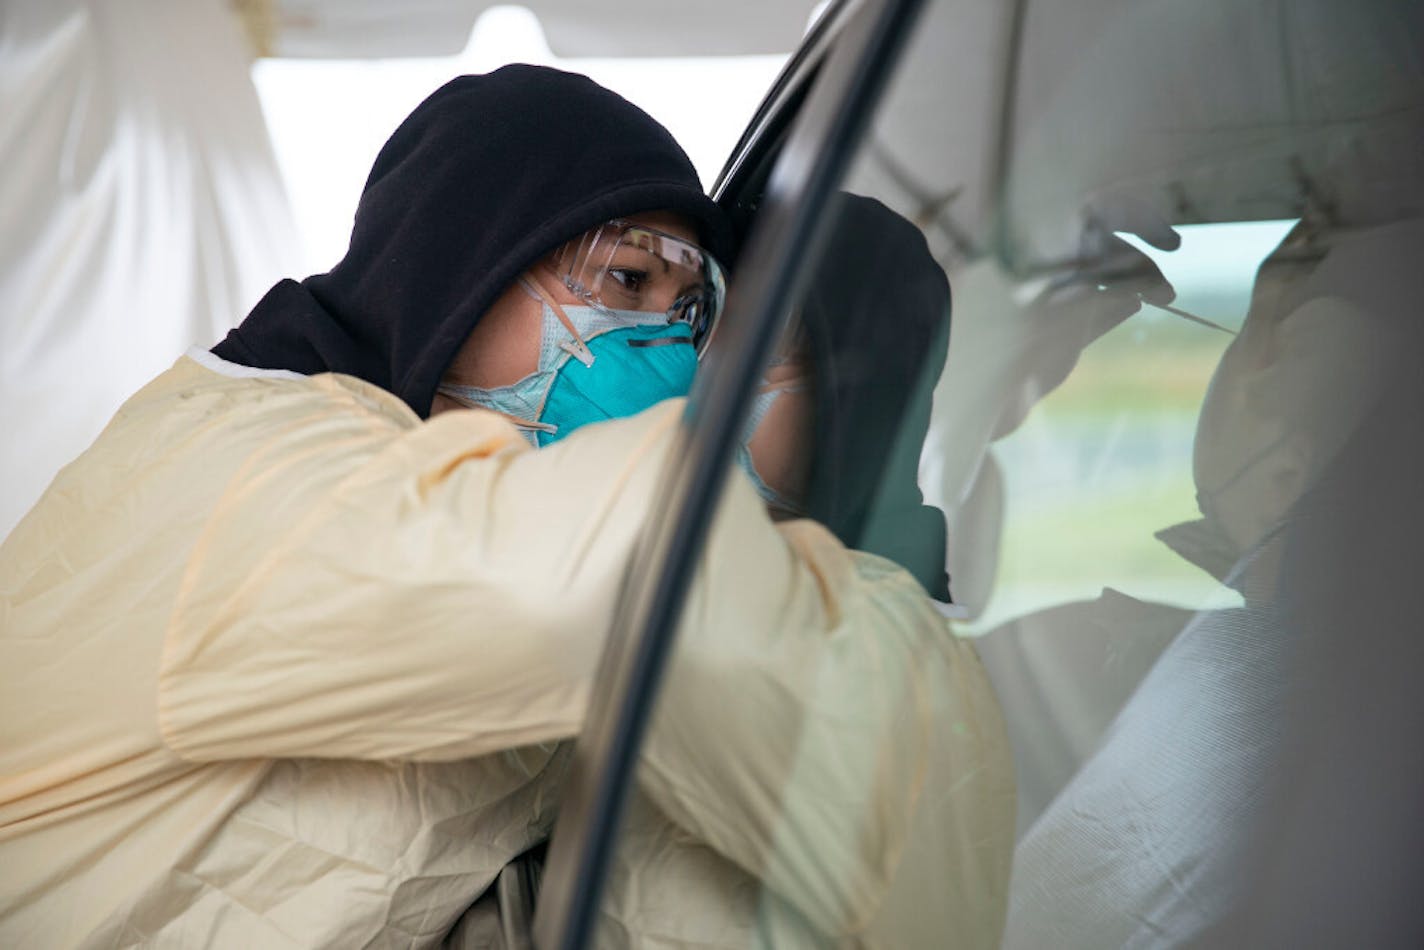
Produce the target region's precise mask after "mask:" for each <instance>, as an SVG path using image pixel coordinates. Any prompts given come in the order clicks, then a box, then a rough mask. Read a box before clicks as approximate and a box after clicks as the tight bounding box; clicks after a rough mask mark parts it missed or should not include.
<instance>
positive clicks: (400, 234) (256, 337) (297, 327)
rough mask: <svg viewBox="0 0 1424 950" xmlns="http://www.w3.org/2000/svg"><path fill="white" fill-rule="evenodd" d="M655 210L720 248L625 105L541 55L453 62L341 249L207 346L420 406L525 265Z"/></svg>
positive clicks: (724, 248) (725, 233) (678, 157)
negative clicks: (458, 68) (354, 382)
mask: <svg viewBox="0 0 1424 950" xmlns="http://www.w3.org/2000/svg"><path fill="white" fill-rule="evenodd" d="M655 210H670V211H677V212H680V213H682V214H685V215H687V216H688V217H689V218H691V219H692V220H693V221H694V222H695V223H696V224H697V226H698V229H699V231H700V232H701V238H702V241H703V243H704V244H705V245H706V246H707V248H708V249H709V250H710V251H712V253H713V254H714V255H716V256H717V257H718V258H719V259H720V260H722V261H724V262H725V261H726V260H727V259H728V256H729V252H730V246H729V244H730V236H729V230H728V226H727V224H726V222H725V220H724V218H723V216H722V213H721V211H720V209H718V208H717V206H716V205H715V204H713V202H712V201H711V199H709V198H708V197H707V196H706V195H705V194H704V193H703V191H702V186H701V184H700V183H699V181H698V178H697V172H696V170H695V169H694V168H693V167H692V163H691V162H690V161H689V160H688V158H687V155H686V154H685V153H684V152H683V151H682V149H681V148H680V147H679V146H678V144H677V142H675V141H674V140H673V138H672V136H671V135H670V134H669V133H668V131H667V130H666V129H665V128H663V127H662V126H661V125H659V124H658V123H657V122H656V121H655V120H654V119H653V118H652V117H651V116H649V115H648V114H647V113H645V112H643V111H642V110H641V109H639V108H638V107H637V106H634V105H632V104H631V103H629V102H628V101H627V100H625V99H623V98H622V97H621V96H619V95H617V94H616V93H613V92H610V91H609V90H607V89H604V88H603V87H601V86H599V85H597V84H596V83H594V82H593V81H592V80H590V79H589V78H587V77H586V76H579V75H576V74H573V73H565V72H560V71H559V70H555V69H548V68H545V67H540V66H522V65H521V66H506V67H504V68H502V69H499V70H497V71H495V72H492V73H489V74H487V75H483V76H461V77H459V78H457V79H454V80H452V81H451V82H449V83H446V84H445V85H444V86H442V87H441V88H440V89H438V90H436V92H435V93H434V94H432V95H431V96H430V98H428V99H426V100H425V101H424V102H423V103H421V104H420V105H419V106H418V107H417V108H416V110H415V111H414V112H412V113H411V114H410V116H409V117H408V118H407V119H406V120H405V121H404V122H403V123H401V126H400V128H398V129H396V131H395V134H394V135H392V136H391V138H390V141H388V142H387V143H386V144H385V146H384V147H383V148H382V149H381V153H380V155H378V156H377V157H376V163H375V166H374V167H373V168H372V169H371V176H370V178H369V179H367V181H366V187H365V189H364V190H363V191H362V193H361V202H360V205H359V206H358V207H357V209H356V220H355V224H354V227H353V229H352V233H351V245H350V248H349V249H348V250H347V252H346V256H345V257H344V258H343V259H342V260H341V262H340V263H339V264H337V265H336V267H334V268H333V269H332V270H331V272H330V273H327V274H320V275H316V276H313V277H308V278H307V279H306V280H304V281H301V282H300V283H298V282H297V281H293V280H284V281H282V282H281V283H279V284H277V285H276V286H275V287H273V288H272V289H271V290H270V291H268V293H267V295H266V296H265V297H263V298H262V300H261V301H259V302H258V304H257V306H256V307H255V308H253V310H252V312H251V313H250V314H248V316H247V318H246V319H245V320H243V322H242V324H241V325H240V326H239V327H238V328H237V329H235V330H233V331H232V332H231V333H229V334H228V336H227V338H226V339H225V340H223V341H222V342H221V343H219V344H218V345H217V346H215V347H213V352H214V353H216V354H217V355H218V356H220V357H222V358H223V359H226V360H230V361H232V362H234V363H241V364H243V365H246V366H254V367H259V368H262V369H286V370H292V371H294V372H298V373H307V374H311V373H322V372H338V373H347V374H349V375H352V376H358V377H360V378H362V379H365V380H367V381H369V382H372V383H374V384H376V385H377V386H380V387H381V388H382V389H386V390H388V391H390V392H392V393H395V394H396V395H397V396H399V397H400V398H401V399H404V400H405V401H406V402H407V403H408V404H409V405H410V407H411V408H412V409H414V410H415V411H416V412H417V413H419V414H420V415H421V416H426V415H428V414H429V412H430V403H431V400H432V399H433V398H434V395H435V387H436V385H437V384H438V382H439V380H440V377H441V375H442V374H443V373H444V371H445V367H446V366H447V365H448V364H449V363H450V360H451V359H453V358H454V355H455V352H456V350H458V349H459V347H460V345H461V344H462V343H463V342H464V341H465V338H466V337H468V336H469V334H470V331H471V330H472V329H473V328H474V326H475V323H476V322H477V321H478V320H479V319H480V317H481V316H482V315H483V314H484V313H485V311H486V310H487V309H488V308H489V306H490V304H492V303H493V302H494V300H495V298H497V297H498V296H499V295H500V293H502V292H503V291H504V289H505V288H506V287H508V286H509V284H510V283H511V282H513V281H514V280H515V279H516V278H517V277H518V275H519V274H520V273H521V272H522V271H524V270H525V269H526V268H528V267H529V266H530V265H531V264H533V263H534V262H535V261H537V260H538V259H539V258H540V257H542V256H543V255H544V254H546V253H548V252H549V251H551V250H553V249H554V248H555V247H557V246H558V245H559V244H561V243H563V242H564V241H566V240H568V239H569V238H571V237H574V236H575V235H577V234H579V233H581V232H583V231H585V230H587V229H588V228H591V227H593V226H594V225H597V224H600V223H602V222H604V221H607V220H609V219H610V218H616V217H620V216H623V215H629V214H637V213H638V212H642V211H655Z"/></svg>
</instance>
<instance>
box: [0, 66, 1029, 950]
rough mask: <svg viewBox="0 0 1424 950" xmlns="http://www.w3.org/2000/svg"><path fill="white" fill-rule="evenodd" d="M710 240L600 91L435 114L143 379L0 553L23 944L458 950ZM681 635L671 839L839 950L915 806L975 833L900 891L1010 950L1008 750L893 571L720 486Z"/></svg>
mask: <svg viewBox="0 0 1424 950" xmlns="http://www.w3.org/2000/svg"><path fill="white" fill-rule="evenodd" d="M728 244H729V241H728V234H727V228H726V225H725V223H724V221H723V219H722V217H721V215H720V213H719V211H718V209H717V208H716V206H715V205H713V204H712V203H711V202H710V201H709V200H708V199H707V198H706V197H705V196H704V195H703V193H702V192H701V189H700V187H699V185H698V181H697V177H696V175H695V173H694V171H693V169H692V167H691V165H690V163H689V162H688V161H687V158H686V156H685V155H684V154H683V153H682V151H681V150H680V149H679V148H678V146H677V145H676V143H675V142H674V141H673V140H672V139H671V137H670V136H669V135H668V134H667V132H666V131H665V130H664V129H663V128H662V127H661V126H659V125H657V123H655V122H654V121H653V120H652V119H650V118H649V117H648V116H646V115H645V114H644V113H642V112H641V111H639V110H638V109H636V108H635V107H633V106H631V105H630V104H628V103H627V102H625V101H624V100H622V99H621V98H619V97H617V96H616V95H614V94H612V93H610V92H608V91H607V90H604V89H601V88H600V87H598V86H596V85H595V84H593V83H592V82H590V81H589V80H587V79H585V78H583V77H579V76H573V75H570V74H565V73H560V72H557V71H553V70H547V69H539V68H534V67H507V68H505V69H502V70H499V71H497V72H495V73H491V74H489V75H486V76H468V77H461V78H459V79H456V80H454V81H453V82H451V83H449V84H448V85H446V86H445V87H443V88H442V89H440V90H439V91H437V92H436V93H435V94H434V95H432V96H431V97H430V98H429V99H428V100H426V101H425V102H424V103H423V104H422V105H421V106H419V107H418V108H417V109H416V110H415V112H414V113H412V115H411V116H410V117H409V118H408V119H407V120H406V121H405V122H404V123H403V124H402V125H401V127H400V128H399V129H398V130H397V131H396V133H395V134H394V135H393V136H392V138H391V140H390V141H389V142H388V143H387V145H386V146H385V147H384V148H383V149H382V151H381V153H380V155H379V156H378V158H377V160H376V163H375V166H374V168H373V169H372V172H371V175H370V178H369V180H368V182H367V185H366V188H365V191H364V193H363V195H362V199H361V203H360V206H359V208H358V210H357V214H356V220H355V223H354V229H353V233H352V239H351V245H350V248H349V250H348V252H347V254H346V256H345V258H344V259H343V260H342V261H341V262H340V263H338V264H337V265H336V267H335V268H333V269H332V271H331V272H330V273H327V274H323V275H319V276H314V277H311V278H308V279H307V280H305V281H302V282H300V283H298V282H294V281H284V282H282V283H280V284H278V285H277V286H276V287H274V288H273V289H272V290H271V291H270V292H269V293H268V294H267V296H266V297H264V298H263V299H262V301H260V302H259V303H258V305H257V306H256V308H255V309H254V310H253V311H252V313H251V314H249V315H248V317H247V318H246V319H245V320H244V321H243V322H242V324H241V325H240V326H239V327H238V328H237V329H236V330H234V331H233V332H232V333H231V334H230V335H229V336H228V338H227V339H225V340H224V341H222V342H221V343H220V344H218V345H217V346H216V347H215V348H214V349H213V351H212V352H205V351H193V352H190V353H189V354H188V355H186V356H183V357H181V358H180V359H178V361H177V362H176V363H175V364H174V365H173V367H172V368H171V369H169V370H168V371H166V372H165V373H163V374H162V375H160V376H159V377H157V378H156V379H154V380H153V381H152V382H151V383H149V384H148V385H147V386H146V387H144V388H143V389H142V390H140V391H139V392H138V393H136V394H135V395H134V396H133V397H132V398H131V399H130V400H129V401H128V402H127V403H125V405H124V406H123V407H122V408H121V409H120V410H119V412H118V414H117V415H116V416H115V417H114V419H113V420H112V422H111V423H110V424H109V426H108V427H107V428H106V429H105V430H104V432H103V433H102V434H101V435H100V437H99V438H98V439H97V440H96V442H95V443H94V444H93V446H91V447H90V448H89V449H88V450H87V451H86V452H85V453H83V454H82V455H81V456H80V457H79V458H77V459H76V460H75V461H74V462H73V463H71V464H70V465H69V466H68V467H67V468H65V469H64V470H63V471H61V472H60V474H59V475H58V476H57V477H56V478H55V480H54V482H53V483H52V485H51V486H50V488H49V489H48V491H47V492H46V494H45V495H44V496H43V497H42V498H41V500H40V502H39V503H38V504H37V505H36V506H35V508H33V509H32V510H31V512H30V513H29V514H28V515H27V516H26V517H25V519H24V520H23V521H22V522H21V523H20V524H19V525H18V526H17V527H16V528H15V529H14V531H13V532H12V533H11V534H10V535H9V537H8V538H7V539H6V541H5V543H4V545H3V547H0V945H4V946H59V947H64V946H102V947H129V946H181V947H192V946H218V947H227V946H235V947H236V946H244V947H245V946H260V947H346V946H397V945H398V946H432V945H435V944H437V943H439V942H440V941H441V940H442V939H443V938H444V937H445V936H446V934H447V933H448V932H449V931H450V929H451V927H452V926H453V925H454V924H455V923H456V921H457V920H458V919H459V918H460V916H461V915H462V914H463V913H464V912H465V910H466V909H467V908H468V907H469V906H470V905H471V903H472V902H474V901H475V900H476V898H478V897H479V896H480V895H481V894H482V893H483V892H485V891H486V889H487V888H488V887H489V885H490V883H491V881H493V880H494V878H495V876H496V875H497V874H498V873H499V870H500V869H501V868H502V867H504V866H505V865H506V864H507V863H508V862H509V861H510V860H511V859H513V858H514V857H516V856H517V855H519V854H521V853H523V852H524V851H526V850H527V849H528V848H530V847H531V846H532V845H534V844H536V843H537V842H539V841H540V840H542V839H543V838H545V837H546V836H547V834H548V832H549V828H550V826H551V824H552V821H553V818H554V814H555V810H556V808H557V804H558V799H559V795H560V792H561V790H562V781H563V776H564V771H565V767H566V763H567V758H568V750H569V744H568V742H567V740H569V739H570V738H572V737H573V736H575V735H576V734H577V732H578V730H579V728H580V725H581V723H582V718H583V715H584V712H585V710H586V708H587V705H588V700H589V691H590V688H591V685H592V677H593V671H594V668H595V665H596V662H597V659H598V656H599V651H600V649H601V647H602V644H603V640H604V637H605V635H606V633H607V629H608V625H609V622H610V617H611V611H612V607H613V603H614V599H615V597H616V594H617V591H618V588H619V584H620V581H621V578H622V575H623V572H624V570H625V568H626V565H627V563H628V558H629V554H630V551H631V549H632V545H633V543H634V540H635V539H636V537H637V536H638V534H639V532H640V531H641V530H642V528H643V527H644V525H645V524H647V523H648V521H649V520H650V519H651V518H655V517H658V516H659V512H657V511H656V510H655V509H654V506H653V498H654V493H655V491H654V490H655V488H656V483H657V480H658V477H659V474H660V472H661V471H662V469H663V465H664V463H665V462H666V461H667V455H668V451H669V449H670V448H671V446H672V445H673V435H674V432H675V430H676V428H677V426H678V423H679V419H680V416H681V412H682V402H681V401H680V399H678V398H676V397H680V396H681V395H682V394H683V393H685V392H686V390H687V387H688V385H689V384H690V381H691V376H692V373H693V371H694V370H695V368H696V356H697V349H698V346H699V345H700V344H701V343H703V342H704V341H705V339H706V338H707V335H708V333H709V332H710V330H711V328H712V322H713V321H714V320H715V318H716V316H717V312H718V310H719V309H720V306H721V297H722V293H723V286H724V283H723V281H724V278H723V275H722V272H721V267H720V265H719V264H718V260H719V259H725V255H726V253H727V250H728ZM134 319H136V320H137V319H141V315H135V317H134ZM595 423H596V424H595ZM686 618H687V619H686V620H685V621H684V624H683V629H682V631H681V634H680V636H681V642H682V644H683V656H682V658H681V660H680V662H679V663H678V665H677V669H676V670H675V671H674V674H673V675H672V676H671V677H670V679H669V683H668V686H667V689H666V693H667V699H666V701H665V703H664V707H665V711H664V713H663V716H664V718H665V719H666V721H667V722H669V723H672V724H673V725H672V726H671V727H669V728H659V729H657V730H655V731H654V734H653V736H652V738H651V739H650V741H649V743H648V745H647V747H646V748H645V750H644V759H645V762H646V763H648V765H649V766H650V769H649V770H648V778H647V779H646V780H645V781H644V782H643V783H642V786H641V787H642V792H643V794H645V796H646V799H645V801H646V803H647V805H648V807H650V808H653V809H655V810H656V812H657V815H658V817H659V820H661V821H666V822H667V823H668V824H669V826H670V827H675V828H677V829H679V833H680V834H684V835H688V836H691V837H693V838H695V839H696V840H697V841H699V842H702V847H703V848H705V849H706V852H707V853H709V854H713V855H715V856H716V857H717V859H718V860H719V861H723V862H726V863H727V864H728V865H729V866H731V867H733V868H736V869H737V870H738V872H739V873H742V874H745V875H747V876H749V877H750V878H751V879H754V880H756V881H758V882H760V884H761V885H763V886H764V887H765V889H766V893H767V894H769V895H773V898H772V899H773V900H775V901H776V902H779V905H780V906H783V907H784V908H785V910H786V914H787V917H788V919H795V920H796V921H798V922H799V923H798V926H804V927H805V928H807V932H808V933H812V934H816V935H819V936H823V937H826V938H830V939H839V938H849V937H853V936H854V935H855V934H856V933H858V932H860V931H861V930H863V929H864V928H865V927H866V926H868V925H869V924H870V922H872V921H874V920H875V919H877V917H882V918H883V917H884V916H885V915H886V914H887V913H889V914H894V913H898V912H899V911H900V910H901V909H902V908H901V906H900V904H899V903H897V902H896V901H897V898H896V895H897V894H899V893H904V892H903V891H902V890H897V881H900V880H903V879H904V877H905V873H904V872H905V869H906V868H907V867H910V866H911V865H910V864H908V863H907V862H909V860H910V856H912V855H914V854H916V853H917V851H922V850H923V846H922V843H921V842H918V841H915V840H912V838H911V835H912V828H914V827H916V823H917V822H918V821H919V820H920V819H921V818H922V817H924V816H926V815H929V816H930V817H931V818H932V819H933V821H932V824H933V825H934V826H935V827H937V828H941V829H957V830H958V834H959V841H958V843H954V842H952V843H951V845H950V846H949V847H948V848H946V849H944V850H943V851H941V850H940V849H938V848H937V847H936V848H933V849H931V850H932V852H933V853H932V854H930V855H929V856H928V858H927V860H929V861H931V862H932V863H931V865H930V866H929V867H928V868H926V867H925V866H923V865H916V866H915V869H916V870H915V874H916V876H926V877H929V876H932V877H933V880H934V886H935V891H936V893H937V895H939V897H938V900H939V905H940V906H947V907H951V908H953V909H955V910H961V911H963V913H965V914H967V915H970V916H977V918H978V919H980V920H981V921H982V922H983V923H982V925H981V926H980V927H978V929H974V928H973V927H972V925H971V924H966V926H967V927H970V929H971V930H972V932H973V935H974V937H975V938H976V939H975V942H984V941H987V940H991V939H992V938H993V936H994V935H995V934H996V932H997V927H998V926H999V923H998V921H999V915H1000V914H1001V913H1002V891H1003V885H1004V883H1005V880H1004V878H1005V877H1006V871H1007V864H1006V862H1005V858H1004V855H1003V853H1002V849H1001V848H999V847H997V842H998V840H999V838H1002V837H1003V834H1004V831H1005V829H1007V828H1011V826H1012V784H1011V780H1010V779H1009V777H1008V765H1007V753H1006V750H1005V749H1004V748H1003V739H1002V731H1001V725H1000V723H999V720H998V717H997V712H996V709H995V707H994V703H993V698H992V696H991V695H990V693H989V690H988V687H987V685H986V683H985V682H984V680H983V676H982V673H981V671H980V670H979V667H978V665H977V663H976V662H975V661H974V659H973V657H972V654H971V651H970V650H969V649H968V648H967V647H965V646H963V645H961V644H959V643H958V642H957V641H955V640H954V639H953V638H952V637H950V636H949V635H948V634H947V633H946V631H945V628H944V626H943V623H942V621H941V619H940V617H939V615H938V614H937V613H936V612H935V610H934V608H933V605H932V603H931V602H930V601H929V600H928V598H926V597H924V595H923V593H922V591H921V589H920V586H919V585H918V584H917V583H916V581H915V580H914V578H913V577H911V576H910V575H909V574H906V573H905V572H903V571H901V570H899V569H898V568H897V567H895V566H894V565H893V564H892V563H890V562H888V561H885V560H883V559H881V558H878V557H874V556H871V555H859V554H856V553H855V552H853V551H850V550H848V549H846V548H845V547H844V546H843V545H842V544H841V543H840V542H839V541H837V540H836V538H835V536H834V535H832V534H831V533H829V532H828V531H827V530H826V529H825V528H823V527H821V526H819V525H818V524H816V523H815V522H813V521H810V520H805V519H801V520H791V521H786V522H784V523H781V524H779V525H778V524H775V523H773V521H772V520H771V519H770V518H769V517H768V515H767V512H766V508H765V506H764V504H763V502H762V500H761V498H760V496H758V494H757V493H756V491H754V489H753V488H752V486H751V482H750V479H737V480H734V482H733V484H732V486H731V488H730V489H729V491H728V495H727V498H726V499H725V501H724V503H723V505H722V510H721V512H720V514H719V516H718V519H717V521H716V523H715V525H714V527H713V531H712V535H711V538H710V540H709V543H708V545H707V549H706V552H705V555H704V560H703V563H702V565H701V568H700V570H699V573H698V576H697V579H696V581H695V583H694V585H693V589H692V591H691V593H690V597H689V603H688V609H687V611H686ZM931 713H933V715H932V714H931ZM669 716H670V717H671V718H667V717H669ZM932 753H933V754H934V755H935V756H936V757H937V760H939V761H941V762H943V763H947V765H948V767H949V770H950V774H952V775H953V776H954V781H953V782H952V783H945V784H943V785H940V784H935V785H934V786H933V787H930V786H927V784H926V776H927V775H936V774H940V773H939V772H938V771H937V769H936V768H935V767H932V763H930V762H929V761H928V757H929V756H930V755H931V754H932ZM985 842H991V843H995V846H994V847H987V846H986V844H985ZM933 862H939V863H933ZM683 899H684V900H685V902H686V904H687V906H688V907H689V909H692V908H696V907H698V906H699V904H698V901H699V900H702V901H703V904H702V905H700V906H701V908H702V909H701V911H700V913H697V914H692V913H690V914H689V919H705V918H706V917H707V916H708V915H709V914H713V913H715V912H716V907H715V905H709V904H707V903H706V901H707V896H706V895H697V894H686V895H684V897H683Z"/></svg>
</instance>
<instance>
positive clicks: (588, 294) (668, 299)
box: [551, 219, 727, 353]
mask: <svg viewBox="0 0 1424 950" xmlns="http://www.w3.org/2000/svg"><path fill="white" fill-rule="evenodd" d="M551 261H552V265H551V266H552V267H553V270H554V272H555V274H557V275H558V277H559V278H560V279H561V280H563V282H564V285H565V286H566V287H568V288H569V290H571V291H573V293H574V294H576V295H577V296H578V297H579V298H580V299H581V300H583V301H584V302H585V303H587V304H588V305H590V306H593V307H600V308H603V309H605V310H633V311H640V312H643V313H648V314H658V315H660V316H662V317H663V318H665V319H666V320H667V322H668V323H677V322H679V321H680V322H683V323H686V324H688V325H689V326H690V327H691V328H692V342H693V344H694V345H695V346H696V347H697V351H698V353H701V352H702V349H703V347H705V346H706V345H707V341H708V340H709V339H711V337H712V330H713V328H714V327H715V326H716V323H717V318H718V317H719V316H720V315H721V313H722V304H723V302H724V301H725V300H726V297H727V284H726V278H725V276H724V274H723V272H722V266H721V265H720V264H718V263H717V261H716V259H715V258H713V257H712V255H711V254H709V253H708V252H707V251H704V250H703V249H702V248H700V247H698V246H697V245H696V244H693V243H692V242H691V241H686V240H683V239H682V238H679V237H675V236H674V235H671V234H668V233H667V232H665V231H659V230H658V229H657V228H650V227H647V226H645V225H641V224H634V223H633V222H631V221H624V220H621V219H614V220H612V221H608V222H605V223H604V224H601V225H599V226H598V227H596V228H593V229H591V230H589V231H585V232H584V233H583V234H582V235H580V236H579V237H576V238H574V239H573V240H571V241H569V242H568V243H566V244H565V245H564V246H563V247H561V248H559V249H558V250H557V251H555V252H554V254H553V257H552V258H551Z"/></svg>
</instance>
